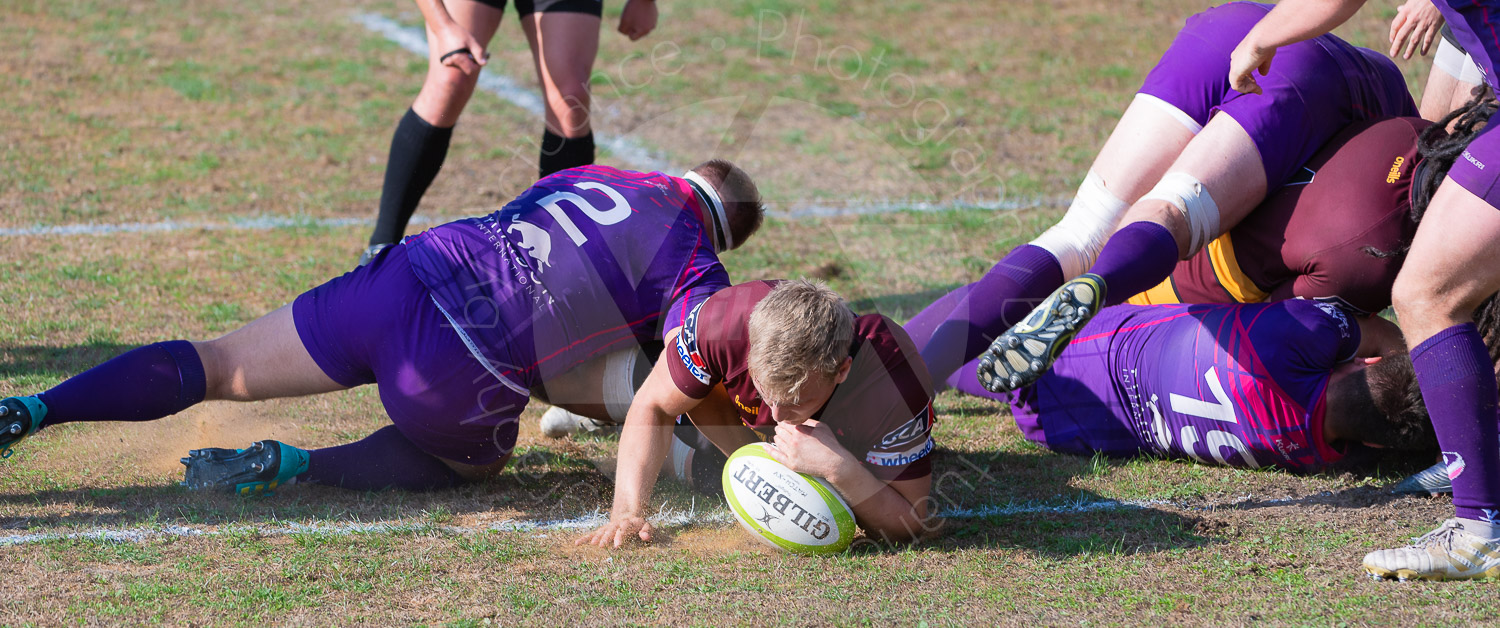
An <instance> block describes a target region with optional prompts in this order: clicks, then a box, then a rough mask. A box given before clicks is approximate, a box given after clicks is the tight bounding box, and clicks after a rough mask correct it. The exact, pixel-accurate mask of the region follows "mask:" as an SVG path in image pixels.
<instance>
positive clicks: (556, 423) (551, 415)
mask: <svg viewBox="0 0 1500 628" xmlns="http://www.w3.org/2000/svg"><path fill="white" fill-rule="evenodd" d="M619 427H620V426H618V425H615V424H614V423H605V422H604V421H600V420H597V419H591V418H588V417H586V416H583V415H579V414H573V413H572V412H568V411H567V410H564V409H562V408H559V407H557V406H552V407H551V408H548V409H547V411H546V412H544V413H542V435H543V436H546V437H547V438H566V437H568V436H571V435H573V434H577V433H579V432H598V431H600V430H612V429H617V428H619Z"/></svg>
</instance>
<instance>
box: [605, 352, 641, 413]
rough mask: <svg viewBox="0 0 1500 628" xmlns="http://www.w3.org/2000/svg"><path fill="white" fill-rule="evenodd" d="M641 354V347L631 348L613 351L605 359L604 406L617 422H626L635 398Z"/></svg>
mask: <svg viewBox="0 0 1500 628" xmlns="http://www.w3.org/2000/svg"><path fill="white" fill-rule="evenodd" d="M640 356H641V352H640V350H639V349H630V350H628V351H616V352H614V353H611V354H609V357H607V358H605V360H604V382H603V383H604V408H605V410H606V411H608V412H609V418H611V419H614V420H615V422H616V423H624V422H625V415H626V413H628V412H629V411H630V402H631V401H632V400H634V399H635V389H636V381H635V363H636V360H638V359H640Z"/></svg>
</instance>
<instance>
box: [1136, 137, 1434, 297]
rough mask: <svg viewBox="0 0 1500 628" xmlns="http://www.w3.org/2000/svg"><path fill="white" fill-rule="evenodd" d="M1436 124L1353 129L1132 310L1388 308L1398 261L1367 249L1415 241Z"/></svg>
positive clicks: (1146, 295) (1335, 139)
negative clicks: (1423, 141)
mask: <svg viewBox="0 0 1500 628" xmlns="http://www.w3.org/2000/svg"><path fill="white" fill-rule="evenodd" d="M1429 124H1431V123H1429V122H1427V121H1426V120H1422V119H1420V118H1386V119H1384V120H1379V121H1372V122H1360V123H1356V124H1353V125H1351V126H1350V127H1349V128H1348V129H1345V130H1344V131H1343V132H1342V133H1340V134H1339V135H1338V136H1336V137H1335V138H1334V139H1332V140H1330V141H1329V142H1328V144H1327V145H1325V146H1324V147H1323V149H1322V150H1320V151H1319V152H1318V154H1317V155H1315V156H1313V158H1312V159H1311V160H1309V161H1308V162H1307V165H1306V166H1305V167H1304V168H1303V169H1302V170H1301V172H1300V174H1298V175H1297V176H1294V177H1293V179H1292V180H1291V181H1289V182H1288V183H1287V184H1286V185H1285V186H1284V187H1282V188H1281V189H1280V190H1278V191H1277V192H1276V193H1274V194H1272V195H1271V196H1270V197H1267V198H1266V200H1265V201H1264V202H1262V203H1261V204H1260V206H1259V207H1256V208H1255V211H1253V212H1251V213H1250V215H1249V216H1247V217H1246V218H1245V220H1244V221H1242V222H1240V224H1238V225H1236V226H1235V227H1234V228H1233V229H1231V230H1230V231H1229V233H1226V234H1224V235H1222V236H1220V237H1219V238H1218V239H1216V240H1214V241H1213V242H1211V243H1209V245H1208V246H1207V247H1205V248H1204V250H1202V251H1199V252H1198V254H1197V255H1194V256H1193V257H1192V258H1190V259H1187V260H1185V261H1182V262H1179V263H1178V264H1177V268H1176V270H1174V271H1172V276H1171V277H1170V278H1168V279H1167V280H1166V281H1164V282H1162V283H1161V284H1159V285H1157V286H1156V287H1155V288H1152V289H1150V290H1147V291H1146V292H1143V293H1141V294H1138V295H1136V296H1134V297H1132V298H1131V299H1130V303H1133V304H1136V305H1151V304H1163V303H1236V302H1238V303H1256V302H1260V301H1279V300H1282V299H1289V298H1293V297H1301V298H1306V299H1318V300H1322V301H1331V302H1334V303H1339V304H1341V305H1343V306H1345V307H1346V308H1347V309H1350V310H1352V311H1355V312H1361V313H1366V314H1369V313H1374V312H1379V311H1381V310H1383V309H1385V308H1386V307H1387V306H1389V305H1390V304H1391V284H1392V283H1394V282H1395V281H1396V273H1397V272H1398V271H1400V270H1401V260H1400V259H1399V258H1385V259H1380V258H1376V257H1373V256H1371V255H1369V254H1368V253H1366V252H1365V247H1374V248H1376V249H1379V250H1382V251H1391V250H1395V249H1397V248H1399V247H1401V246H1402V244H1403V243H1405V242H1410V241H1411V237H1412V235H1413V234H1415V233H1416V230H1417V226H1416V224H1415V223H1413V222H1412V221H1411V220H1410V219H1409V217H1408V214H1409V213H1410V212H1411V184H1412V178H1413V177H1412V175H1413V172H1414V171H1415V170H1416V167H1417V162H1418V160H1419V158H1418V156H1417V136H1418V134H1420V133H1421V131H1422V129H1424V128H1426V127H1427V126H1428V125H1429Z"/></svg>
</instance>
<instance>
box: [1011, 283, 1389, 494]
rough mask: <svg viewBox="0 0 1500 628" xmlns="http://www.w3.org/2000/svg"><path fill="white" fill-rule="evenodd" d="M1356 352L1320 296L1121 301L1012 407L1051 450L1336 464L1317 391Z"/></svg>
mask: <svg viewBox="0 0 1500 628" xmlns="http://www.w3.org/2000/svg"><path fill="white" fill-rule="evenodd" d="M1358 347H1359V327H1358V326H1357V325H1355V324H1354V321H1352V320H1350V319H1349V318H1348V316H1347V315H1345V314H1344V313H1343V312H1342V311H1341V310H1339V309H1338V308H1337V307H1335V306H1332V305H1329V304H1326V303H1320V302H1316V301H1302V300H1291V301H1280V302H1276V303H1261V304H1251V305H1245V304H1233V305H1157V306H1134V305H1122V306H1117V307H1111V308H1106V309H1105V310H1103V311H1101V312H1100V313H1099V314H1098V316H1096V317H1095V318H1094V320H1092V321H1090V322H1089V324H1088V325H1087V326H1086V327H1084V328H1083V330H1081V331H1080V332H1079V333H1078V336H1077V338H1075V339H1074V340H1073V342H1072V343H1071V344H1070V345H1069V347H1068V350H1067V351H1066V352H1064V353H1063V354H1062V357H1060V358H1059V359H1058V360H1057V363H1056V364H1055V365H1054V366H1053V367H1052V370H1051V371H1050V372H1049V373H1047V375H1045V376H1043V377H1042V379H1040V380H1039V381H1038V382H1037V383H1036V384H1034V385H1032V386H1028V387H1026V388H1023V389H1021V390H1018V391H1016V392H1014V393H1011V396H1010V403H1011V407H1012V410H1013V413H1014V415H1015V418H1016V423H1017V425H1019V426H1020V428H1021V431H1022V432H1023V433H1024V434H1025V435H1026V438H1028V439H1030V440H1032V441H1034V442H1037V443H1039V444H1041V445H1044V446H1046V447H1047V448H1049V449H1052V450H1054V451H1061V452H1067V453H1076V454H1084V455H1090V454H1093V453H1094V452H1096V451H1097V452H1102V453H1104V454H1106V455H1113V456H1133V455H1137V454H1141V453H1150V454H1156V455H1161V456H1169V457H1187V458H1193V459H1195V460H1199V461H1202V462H1210V461H1213V462H1217V463H1220V464H1226V465H1232V466H1238V467H1251V468H1255V467H1264V466H1278V467H1283V468H1287V469H1291V470H1296V471H1313V470H1317V469H1320V468H1322V467H1325V466H1327V465H1328V464H1329V463H1332V462H1334V461H1336V460H1338V459H1339V458H1340V457H1342V454H1341V453H1340V452H1338V451H1336V450H1334V449H1333V448H1331V447H1329V445H1328V444H1327V443H1326V442H1324V438H1323V417H1324V412H1325V407H1324V393H1325V392H1326V388H1327V385H1328V379H1329V375H1330V374H1331V373H1332V371H1333V368H1334V366H1335V365H1336V364H1338V363H1339V362H1343V361H1346V360H1348V359H1350V358H1352V357H1353V356H1354V353H1355V351H1356V350H1357V349H1358Z"/></svg>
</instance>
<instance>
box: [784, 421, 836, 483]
mask: <svg viewBox="0 0 1500 628" xmlns="http://www.w3.org/2000/svg"><path fill="white" fill-rule="evenodd" d="M770 452H771V457H772V458H775V459H776V461H777V462H780V463H781V464H783V465H786V467H787V468H788V469H791V470H793V471H796V472H798V473H806V474H808V475H812V476H817V477H820V478H830V477H834V476H836V475H838V473H839V471H840V470H841V469H842V468H843V465H844V464H846V463H847V462H848V461H849V460H850V459H852V458H853V456H852V455H850V454H849V450H847V449H844V446H843V445H840V444H839V441H838V437H837V436H835V435H834V433H833V429H832V428H830V427H828V426H827V425H826V424H824V423H823V422H821V421H814V420H811V419H809V420H807V421H804V422H802V423H799V424H797V425H788V424H786V423H777V424H776V446H775V447H772V448H771V449H770Z"/></svg>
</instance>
